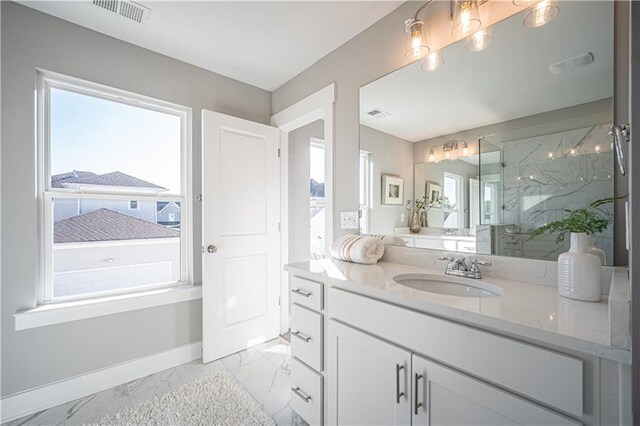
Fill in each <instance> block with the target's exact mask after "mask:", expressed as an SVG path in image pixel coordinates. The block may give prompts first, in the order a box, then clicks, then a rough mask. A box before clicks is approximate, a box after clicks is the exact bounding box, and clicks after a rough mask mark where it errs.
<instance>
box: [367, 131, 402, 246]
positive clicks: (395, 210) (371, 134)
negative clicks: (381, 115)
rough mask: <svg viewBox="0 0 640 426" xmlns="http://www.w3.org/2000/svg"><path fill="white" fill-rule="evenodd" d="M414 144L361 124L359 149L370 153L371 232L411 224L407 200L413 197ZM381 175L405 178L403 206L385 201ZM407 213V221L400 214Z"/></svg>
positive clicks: (382, 231)
mask: <svg viewBox="0 0 640 426" xmlns="http://www.w3.org/2000/svg"><path fill="white" fill-rule="evenodd" d="M412 145H413V144H412V143H411V142H409V141H406V140H404V139H400V138H398V137H395V136H393V135H390V134H388V133H383V132H380V131H378V130H375V129H372V128H371V127H367V126H360V149H361V150H363V151H368V152H370V153H371V155H370V156H369V161H370V167H371V186H372V188H371V194H372V198H371V211H370V214H369V232H370V233H372V234H393V228H395V227H399V226H408V223H409V215H410V211H409V210H407V209H406V207H405V206H406V202H407V200H412V199H413V146H412ZM382 175H396V176H399V177H401V178H403V179H404V202H403V205H401V206H387V205H383V204H382ZM401 214H404V215H405V218H404V221H402V220H401V218H400V215H401Z"/></svg>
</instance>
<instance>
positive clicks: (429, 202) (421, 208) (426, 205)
mask: <svg viewBox="0 0 640 426" xmlns="http://www.w3.org/2000/svg"><path fill="white" fill-rule="evenodd" d="M443 199H444V197H437V198H432V199H429V197H428V196H427V195H424V196H423V197H421V198H416V211H418V212H428V211H429V210H431V209H432V208H433V207H435V206H436V205H440V204H442V200H443Z"/></svg>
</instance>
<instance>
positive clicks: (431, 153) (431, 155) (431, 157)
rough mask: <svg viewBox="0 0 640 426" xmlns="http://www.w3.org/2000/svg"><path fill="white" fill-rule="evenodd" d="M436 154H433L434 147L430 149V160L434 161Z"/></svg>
mask: <svg viewBox="0 0 640 426" xmlns="http://www.w3.org/2000/svg"><path fill="white" fill-rule="evenodd" d="M433 159H434V156H433V149H432V150H431V151H429V161H433Z"/></svg>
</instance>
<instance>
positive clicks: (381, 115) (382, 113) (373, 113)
mask: <svg viewBox="0 0 640 426" xmlns="http://www.w3.org/2000/svg"><path fill="white" fill-rule="evenodd" d="M365 114H366V115H368V116H369V117H373V118H385V117H388V116H390V115H391V114H389V113H388V112H386V111H383V110H381V109H380V108H375V109H372V110H371V111H367V112H365Z"/></svg>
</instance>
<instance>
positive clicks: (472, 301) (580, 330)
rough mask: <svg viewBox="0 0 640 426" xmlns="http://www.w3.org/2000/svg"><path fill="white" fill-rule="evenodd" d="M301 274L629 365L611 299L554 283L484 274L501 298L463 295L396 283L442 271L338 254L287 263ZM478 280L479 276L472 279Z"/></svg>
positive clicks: (442, 315) (441, 314) (384, 298)
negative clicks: (570, 294) (587, 298)
mask: <svg viewBox="0 0 640 426" xmlns="http://www.w3.org/2000/svg"><path fill="white" fill-rule="evenodd" d="M285 270H287V271H289V272H292V273H294V274H295V275H298V276H300V277H303V278H308V279H311V280H317V281H322V282H324V283H325V284H327V285H329V286H332V287H337V288H341V289H345V290H349V291H352V292H355V293H359V294H363V295H365V296H369V297H373V298H376V299H380V300H384V301H388V302H390V303H393V304H396V305H400V306H404V307H407V308H410V309H414V310H417V311H420V312H424V313H426V314H430V315H434V316H438V317H441V318H445V319H449V320H451V321H454V322H459V323H462V324H467V325H470V326H474V327H477V328H480V329H484V330H488V331H492V332H496V333H499V334H504V335H507V336H511V337H515V338H518V337H520V338H521V339H522V340H525V341H529V342H540V343H543V344H545V343H546V344H548V345H552V346H557V347H559V348H564V349H568V350H574V351H579V352H582V353H587V354H591V355H596V356H599V357H603V358H607V359H610V360H613V361H617V362H621V363H624V364H631V352H630V351H628V350H625V349H620V348H616V347H613V346H611V345H610V337H609V333H610V332H609V319H608V305H607V300H606V299H605V300H603V301H602V302H600V303H590V302H580V301H575V300H571V299H566V298H564V297H561V296H559V295H558V292H557V289H556V288H554V287H549V286H543V285H535V284H526V283H520V282H515V281H507V280H503V279H498V278H493V277H491V278H486V279H483V280H482V281H485V282H488V283H491V284H494V285H497V286H499V287H501V288H502V289H503V290H504V291H505V294H504V295H503V296H497V297H484V298H478V297H459V296H449V295H444V294H436V293H429V292H426V291H421V290H415V289H412V288H410V287H405V286H403V285H400V284H398V283H396V282H395V281H394V280H393V277H394V276H396V275H399V274H405V273H428V274H442V275H443V276H444V271H443V270H433V269H427V268H422V267H417V266H409V265H402V264H398V263H392V262H378V264H376V265H360V264H355V263H350V262H343V261H340V260H336V259H320V260H314V261H310V262H301V263H295V264H291V265H287V266H285ZM472 281H474V282H475V281H476V280H472Z"/></svg>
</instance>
